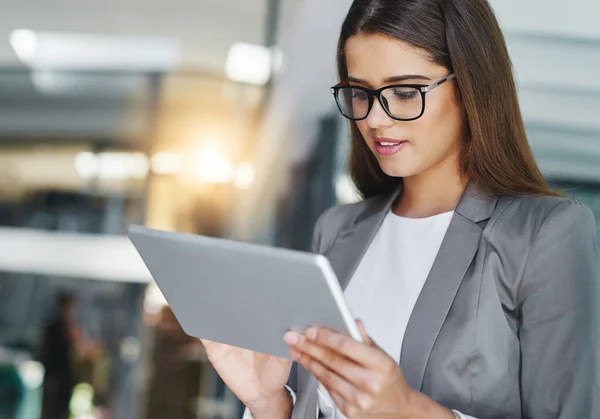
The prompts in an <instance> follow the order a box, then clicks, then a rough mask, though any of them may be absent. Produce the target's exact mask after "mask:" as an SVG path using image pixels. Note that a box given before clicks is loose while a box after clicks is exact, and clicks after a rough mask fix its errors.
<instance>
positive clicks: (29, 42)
mask: <svg viewBox="0 0 600 419" xmlns="http://www.w3.org/2000/svg"><path fill="white" fill-rule="evenodd" d="M9 40H10V45H11V46H12V48H13V50H14V51H15V53H16V54H17V57H18V58H19V60H21V62H22V63H24V64H26V65H29V64H30V63H31V62H33V60H34V58H35V53H36V51H37V45H38V39H37V36H36V34H35V32H33V31H28V30H26V29H18V30H16V31H13V32H12V33H11V34H10V37H9Z"/></svg>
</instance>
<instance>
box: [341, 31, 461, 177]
mask: <svg viewBox="0 0 600 419" xmlns="http://www.w3.org/2000/svg"><path fill="white" fill-rule="evenodd" d="M345 53H346V65H347V67H348V81H349V83H350V84H351V85H356V86H363V87H367V88H370V89H378V88H380V87H383V86H388V85H391V84H420V85H429V84H432V83H435V82H437V81H439V80H441V79H443V78H445V77H446V76H448V75H449V74H450V72H449V71H448V69H446V68H444V67H441V66H439V65H436V64H433V63H432V62H431V61H430V60H429V58H428V57H427V55H426V53H425V52H424V51H422V50H420V49H417V48H415V47H413V46H411V45H409V44H406V43H404V42H401V41H398V40H396V39H394V38H390V37H387V36H384V35H365V34H360V35H355V36H353V37H351V38H350V39H349V40H348V41H347V43H346V51H345ZM405 76H409V77H408V78H406V79H403V80H401V81H392V80H398V78H400V77H405ZM456 89H457V87H456V84H455V80H451V81H448V82H446V83H444V84H442V85H440V86H439V87H437V88H435V89H433V90H432V91H431V92H429V93H427V94H426V96H425V104H426V106H425V113H424V114H423V116H422V117H421V118H419V119H416V120H414V121H397V120H395V119H393V118H391V117H390V116H389V115H388V114H387V113H386V112H385V110H384V109H383V108H382V107H381V104H380V103H379V101H378V100H376V99H375V100H374V103H373V107H372V109H371V112H370V113H369V115H368V117H367V118H366V119H364V120H362V121H356V125H357V127H358V129H359V130H360V132H361V134H362V136H363V138H364V140H365V141H366V143H367V146H368V147H369V149H370V150H371V152H372V153H373V154H374V155H375V157H376V158H377V160H378V162H379V165H380V166H381V169H382V170H383V172H384V173H386V174H387V175H389V176H394V177H404V178H409V177H411V176H415V175H419V174H423V173H426V172H434V171H436V170H437V169H440V168H447V169H448V168H450V169H451V170H455V169H457V167H458V166H457V162H458V155H459V153H460V149H461V142H462V139H463V132H464V119H465V118H464V111H463V107H462V104H461V103H460V102H459V100H458V99H457V98H458V96H459V95H458V94H457V92H456ZM398 142H402V143H401V145H395V146H388V147H386V146H385V144H386V143H387V144H390V143H394V144H395V143H398ZM381 143H384V144H383V145H382V144H381Z"/></svg>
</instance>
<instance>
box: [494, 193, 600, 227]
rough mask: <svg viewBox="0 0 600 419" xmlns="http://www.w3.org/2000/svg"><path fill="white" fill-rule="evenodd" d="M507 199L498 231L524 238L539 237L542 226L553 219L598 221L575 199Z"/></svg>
mask: <svg viewBox="0 0 600 419" xmlns="http://www.w3.org/2000/svg"><path fill="white" fill-rule="evenodd" d="M503 199H504V200H506V201H507V203H506V205H504V206H502V210H501V211H500V212H499V214H497V217H496V222H495V223H494V227H495V228H494V229H498V227H501V228H504V229H508V230H514V231H515V232H520V233H521V235H522V234H524V233H525V234H527V232H529V233H530V234H532V235H535V234H536V233H537V231H538V230H539V229H540V228H541V226H542V224H543V223H544V222H546V221H548V220H549V219H552V218H556V219H561V220H562V221H570V220H573V221H575V220H578V221H582V220H583V219H585V220H586V222H589V221H591V220H594V216H593V214H592V211H591V209H590V208H589V207H588V206H587V205H585V204H584V203H582V202H580V201H578V200H575V199H571V198H564V197H555V196H526V197H507V198H503ZM588 227H589V224H588Z"/></svg>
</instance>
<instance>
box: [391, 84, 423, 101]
mask: <svg viewBox="0 0 600 419" xmlns="http://www.w3.org/2000/svg"><path fill="white" fill-rule="evenodd" d="M418 95H419V92H418V91H417V89H415V88H413V87H396V88H395V89H394V96H396V97H397V98H399V99H402V100H411V99H414V98H416V97H417V96H418Z"/></svg>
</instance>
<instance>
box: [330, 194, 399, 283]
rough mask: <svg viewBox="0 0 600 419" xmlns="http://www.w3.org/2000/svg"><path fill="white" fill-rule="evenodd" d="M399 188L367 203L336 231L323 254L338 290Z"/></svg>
mask: <svg viewBox="0 0 600 419" xmlns="http://www.w3.org/2000/svg"><path fill="white" fill-rule="evenodd" d="M399 193H400V189H398V190H397V191H396V192H394V193H392V194H390V195H386V196H383V197H381V199H379V200H378V201H375V202H374V203H373V204H372V205H370V206H369V208H367V209H366V210H365V211H364V212H363V213H362V214H361V215H360V216H359V217H358V218H357V219H356V221H355V222H354V223H352V224H351V225H350V226H348V227H347V228H345V229H343V230H342V231H340V233H339V235H338V237H337V239H336V240H335V242H334V243H333V245H332V247H331V248H330V249H329V251H328V252H327V253H326V254H325V256H327V258H328V259H329V262H330V263H331V266H332V268H333V270H334V272H335V274H336V276H337V278H338V280H339V281H340V285H341V286H342V289H344V290H345V289H346V287H347V286H348V283H349V282H350V279H352V275H354V272H355V271H356V269H357V268H358V265H359V263H360V261H361V259H362V258H363V256H364V254H365V253H366V251H367V249H368V248H369V246H370V244H371V242H372V241H373V238H374V237H375V234H376V233H377V230H379V227H380V226H381V224H382V223H383V220H384V219H385V215H386V213H387V212H388V210H389V209H390V208H391V207H392V205H393V203H394V201H395V200H396V198H397V197H398V195H399Z"/></svg>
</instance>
